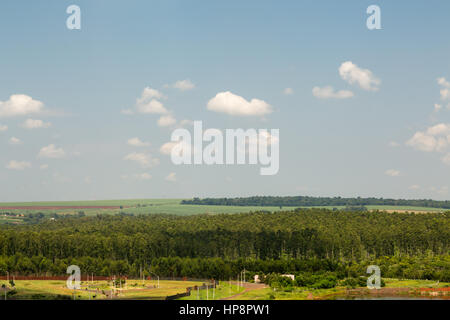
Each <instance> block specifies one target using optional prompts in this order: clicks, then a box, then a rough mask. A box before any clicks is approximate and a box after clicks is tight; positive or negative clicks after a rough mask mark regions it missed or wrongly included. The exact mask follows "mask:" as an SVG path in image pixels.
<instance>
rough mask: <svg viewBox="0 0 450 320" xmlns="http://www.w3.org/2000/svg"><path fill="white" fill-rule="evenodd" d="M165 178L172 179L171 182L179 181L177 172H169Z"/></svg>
mask: <svg viewBox="0 0 450 320" xmlns="http://www.w3.org/2000/svg"><path fill="white" fill-rule="evenodd" d="M165 179H166V181H170V182H175V181H177V177H176V173H175V172H171V173H169V175H168V176H167V177H166V178H165Z"/></svg>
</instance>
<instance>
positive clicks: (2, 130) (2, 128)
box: [0, 124, 8, 132]
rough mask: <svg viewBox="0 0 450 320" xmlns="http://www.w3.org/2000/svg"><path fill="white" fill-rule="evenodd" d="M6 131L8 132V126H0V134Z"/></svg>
mask: <svg viewBox="0 0 450 320" xmlns="http://www.w3.org/2000/svg"><path fill="white" fill-rule="evenodd" d="M6 130H8V126H5V125H1V124H0V132H5V131H6Z"/></svg>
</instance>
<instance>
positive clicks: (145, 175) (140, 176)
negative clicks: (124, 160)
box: [120, 172, 152, 180]
mask: <svg viewBox="0 0 450 320" xmlns="http://www.w3.org/2000/svg"><path fill="white" fill-rule="evenodd" d="M120 177H121V178H122V179H124V180H128V179H136V180H150V179H151V178H152V175H151V174H149V173H147V172H144V173H137V174H131V175H130V174H122V175H121V176H120Z"/></svg>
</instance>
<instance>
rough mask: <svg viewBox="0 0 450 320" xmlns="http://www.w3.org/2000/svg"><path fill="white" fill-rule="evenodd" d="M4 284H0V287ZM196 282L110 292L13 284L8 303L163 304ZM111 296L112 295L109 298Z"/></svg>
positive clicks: (152, 283)
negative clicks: (128, 301) (89, 301)
mask: <svg viewBox="0 0 450 320" xmlns="http://www.w3.org/2000/svg"><path fill="white" fill-rule="evenodd" d="M3 284H5V285H8V287H10V285H9V284H7V281H5V280H3V281H2V280H0V291H1V290H2V289H1V286H2V285H3ZM202 284H203V282H199V281H175V280H173V281H172V280H161V281H160V282H159V288H158V281H157V280H145V281H142V280H128V282H127V283H126V284H124V285H123V286H122V288H116V289H114V288H113V286H112V282H108V281H94V282H87V281H82V282H81V289H80V290H71V289H68V288H67V286H66V282H65V281H62V280H16V281H15V290H16V292H17V293H16V294H14V295H12V296H10V297H9V299H17V300H24V299H25V300H28V299H31V300H34V299H74V298H75V299H77V300H89V299H91V300H102V299H111V298H112V299H115V300H117V299H125V300H126V299H132V300H144V299H145V300H163V299H165V298H166V297H167V296H170V295H175V294H178V293H182V292H186V288H187V287H192V286H196V285H197V286H198V285H202ZM1 292H2V294H3V295H0V299H2V298H3V299H4V292H3V291H1ZM111 293H112V295H111Z"/></svg>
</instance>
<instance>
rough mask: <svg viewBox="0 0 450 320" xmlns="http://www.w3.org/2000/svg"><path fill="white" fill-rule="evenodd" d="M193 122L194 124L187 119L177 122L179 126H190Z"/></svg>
mask: <svg viewBox="0 0 450 320" xmlns="http://www.w3.org/2000/svg"><path fill="white" fill-rule="evenodd" d="M193 124H194V121H192V120H188V119H183V120H181V121H180V122H179V125H180V126H181V127H184V126H192V125H193Z"/></svg>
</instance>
